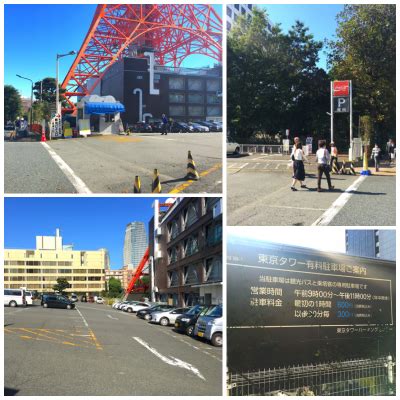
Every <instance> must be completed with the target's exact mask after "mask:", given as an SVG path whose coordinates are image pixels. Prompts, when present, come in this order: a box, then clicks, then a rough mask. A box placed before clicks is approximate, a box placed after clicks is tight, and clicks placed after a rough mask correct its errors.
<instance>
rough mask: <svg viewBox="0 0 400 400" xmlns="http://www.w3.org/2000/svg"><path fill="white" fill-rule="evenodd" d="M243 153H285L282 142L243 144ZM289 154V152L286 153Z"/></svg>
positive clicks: (241, 147)
mask: <svg viewBox="0 0 400 400" xmlns="http://www.w3.org/2000/svg"><path fill="white" fill-rule="evenodd" d="M240 152H241V153H261V154H284V153H283V145H281V144H241V145H240ZM285 154H287V152H286V153H285Z"/></svg>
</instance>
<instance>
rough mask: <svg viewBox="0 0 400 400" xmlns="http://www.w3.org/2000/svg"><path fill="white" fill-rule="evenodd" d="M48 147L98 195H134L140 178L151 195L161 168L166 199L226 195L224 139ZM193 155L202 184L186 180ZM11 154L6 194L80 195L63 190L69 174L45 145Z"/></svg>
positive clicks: (139, 138) (179, 137)
mask: <svg viewBox="0 0 400 400" xmlns="http://www.w3.org/2000/svg"><path fill="white" fill-rule="evenodd" d="M47 144H48V145H49V146H50V148H49V150H50V151H54V152H55V154H56V155H57V156H59V157H60V158H61V159H62V160H63V161H64V162H65V163H66V165H67V167H69V168H70V169H71V170H72V174H73V175H74V176H76V177H77V178H78V179H80V180H81V181H82V182H83V184H84V185H86V187H87V188H88V190H89V191H91V192H93V193H133V184H134V179H135V176H136V175H139V176H140V179H141V183H142V192H143V193H148V192H150V191H151V181H152V178H153V170H154V169H155V168H157V169H158V170H159V173H160V179H161V185H162V192H163V193H168V192H173V193H180V192H184V193H221V192H222V135H221V134H220V133H191V134H169V135H168V136H161V135H160V134H135V135H134V136H119V135H110V136H96V137H88V138H86V139H85V138H79V139H70V140H53V141H51V142H50V141H48V142H47ZM188 150H190V151H191V152H192V156H193V159H194V161H195V163H196V167H197V170H198V172H199V174H200V176H201V179H200V180H199V181H197V182H194V181H187V180H186V178H185V177H186V165H187V156H188ZM5 154H6V160H5V161H6V162H5V191H6V193H56V192H65V193H73V192H74V191H77V190H79V189H76V185H75V187H73V186H72V185H71V184H70V185H69V187H67V186H65V185H64V186H62V185H60V182H59V180H60V178H59V175H60V174H61V175H64V174H63V172H61V170H60V168H59V167H58V166H57V165H56V164H55V163H54V161H53V159H52V158H51V157H50V154H49V152H48V151H46V150H45V148H44V147H43V146H42V145H41V144H40V143H18V142H17V143H10V142H8V143H5ZM38 166H40V167H38ZM54 166H55V167H54ZM54 170H57V172H54ZM32 171H35V173H34V174H33V173H32ZM48 171H51V174H50V175H49V173H48ZM27 174H29V178H28V179H27V178H26V175H27ZM71 186H72V187H71Z"/></svg>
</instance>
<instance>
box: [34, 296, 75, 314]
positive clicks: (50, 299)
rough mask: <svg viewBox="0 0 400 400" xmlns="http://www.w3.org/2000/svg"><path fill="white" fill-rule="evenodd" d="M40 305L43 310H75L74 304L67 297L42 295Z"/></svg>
mask: <svg viewBox="0 0 400 400" xmlns="http://www.w3.org/2000/svg"><path fill="white" fill-rule="evenodd" d="M41 305H42V306H43V307H44V308H67V309H68V310H71V309H73V308H75V304H74V303H73V302H72V301H71V300H69V299H68V298H67V297H64V296H60V295H52V294H44V295H43V296H42V301H41Z"/></svg>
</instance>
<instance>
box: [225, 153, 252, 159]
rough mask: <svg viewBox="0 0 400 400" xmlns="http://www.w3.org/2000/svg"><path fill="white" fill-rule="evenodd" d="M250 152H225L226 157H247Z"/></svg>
mask: <svg viewBox="0 0 400 400" xmlns="http://www.w3.org/2000/svg"><path fill="white" fill-rule="evenodd" d="M249 156H250V154H248V153H241V154H227V155H226V158H243V157H249Z"/></svg>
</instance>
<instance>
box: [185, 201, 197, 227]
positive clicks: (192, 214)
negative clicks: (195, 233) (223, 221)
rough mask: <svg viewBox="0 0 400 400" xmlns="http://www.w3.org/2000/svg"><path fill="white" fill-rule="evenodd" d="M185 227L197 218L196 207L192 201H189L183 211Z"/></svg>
mask: <svg viewBox="0 0 400 400" xmlns="http://www.w3.org/2000/svg"><path fill="white" fill-rule="evenodd" d="M185 214H186V215H185V227H186V228H188V227H189V226H191V225H193V224H194V223H195V222H196V221H197V220H198V219H199V216H198V212H197V207H196V205H195V204H194V203H190V204H189V206H188V208H187V211H186V213H185Z"/></svg>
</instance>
